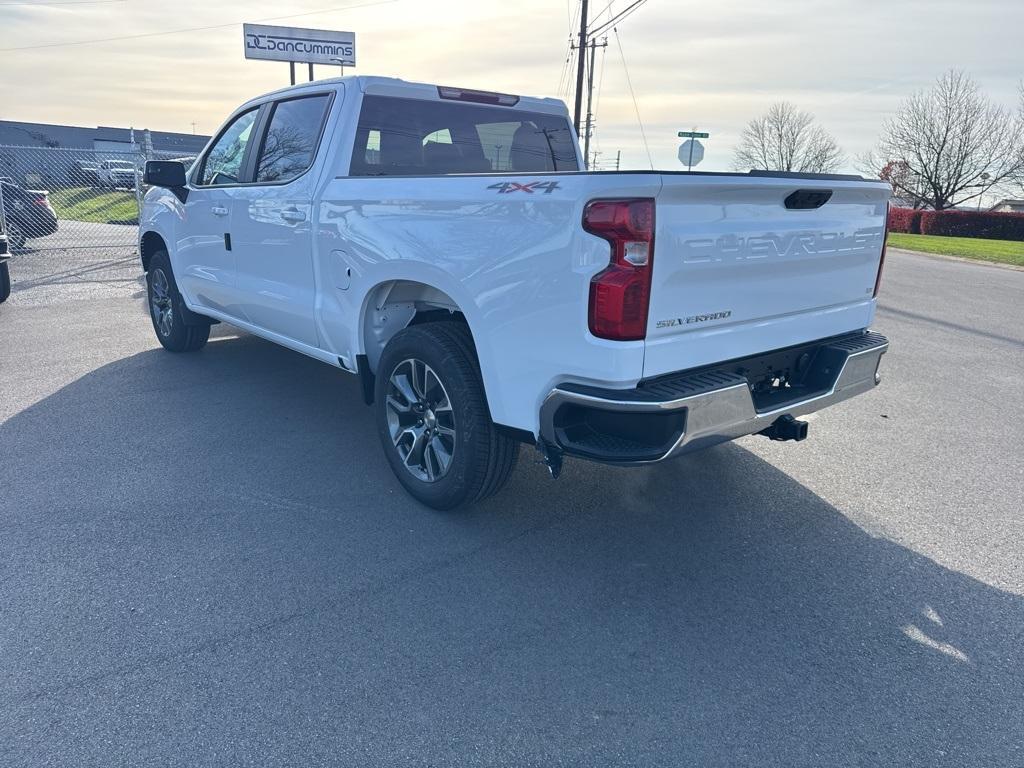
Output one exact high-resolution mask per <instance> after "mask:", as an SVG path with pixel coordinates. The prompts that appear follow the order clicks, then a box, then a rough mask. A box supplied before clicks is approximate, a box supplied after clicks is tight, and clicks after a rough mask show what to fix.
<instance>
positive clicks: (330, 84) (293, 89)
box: [243, 75, 569, 116]
mask: <svg viewBox="0 0 1024 768" xmlns="http://www.w3.org/2000/svg"><path fill="white" fill-rule="evenodd" d="M342 85H345V86H354V87H356V88H358V89H359V90H360V91H361V92H363V93H366V94H370V95H377V96H395V97H401V98H407V99H426V100H430V101H439V100H440V99H441V97H440V95H439V94H438V88H442V87H448V86H441V85H436V84H431V83H417V82H410V81H408V80H401V79H399V78H397V77H379V76H375V75H352V76H349V77H330V78H324V79H323V80H314V81H312V82H309V83H297V84H296V85H289V86H286V87H284V88H278V89H277V90H275V91H270V92H268V93H264V94H262V95H260V96H256V97H254V98H252V99H249V100H248V101H247V102H246V103H245V104H244V105H243V106H249V105H250V104H257V103H259V102H262V101H266V100H268V99H271V98H280V97H281V96H282V95H285V94H291V93H301V92H303V91H310V90H315V91H323V90H324V89H325V88H327V89H332V90H339V86H342ZM466 90H470V89H468V88H467V89H466ZM473 90H477V89H473ZM517 98H518V99H519V101H518V102H517V103H516V104H515V105H514V106H509V107H507V108H508V109H524V110H529V111H531V112H543V113H548V114H555V115H562V116H568V114H569V110H568V108H567V107H566V105H565V102H563V101H561V100H560V99H551V98H540V97H536V96H518V95H517Z"/></svg>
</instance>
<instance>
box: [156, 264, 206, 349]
mask: <svg viewBox="0 0 1024 768" xmlns="http://www.w3.org/2000/svg"><path fill="white" fill-rule="evenodd" d="M146 289H147V291H146V292H147V296H148V299H149V317H150V319H151V320H152V321H153V330H154V331H156V338H157V340H158V341H159V342H160V344H161V345H162V346H163V348H164V349H166V350H168V351H170V352H195V351H196V350H198V349H202V348H203V345H205V344H206V341H207V340H208V339H209V338H210V326H209V325H207V324H205V323H203V324H201V325H188V324H186V323H185V311H184V310H185V303H184V301H182V298H181V294H180V293H179V292H178V285H177V283H175V282H174V273H173V272H171V260H170V259H169V258H168V257H167V252H166V251H157V252H156V253H154V254H153V258H152V259H151V260H150V262H149V272H147V273H146Z"/></svg>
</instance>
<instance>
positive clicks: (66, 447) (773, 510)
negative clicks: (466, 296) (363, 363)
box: [0, 336, 1024, 766]
mask: <svg viewBox="0 0 1024 768" xmlns="http://www.w3.org/2000/svg"><path fill="white" fill-rule="evenodd" d="M0 452H2V454H3V460H2V462H0V487H3V488H4V489H5V490H4V492H3V496H4V498H3V500H2V501H0V508H2V509H3V514H2V519H0V529H2V530H3V534H2V536H0V562H2V563H3V565H2V571H0V576H2V578H0V605H3V614H4V619H3V621H2V622H0V647H2V648H3V649H4V650H3V654H2V656H0V680H2V681H3V682H0V702H3V703H0V744H6V745H7V746H6V747H0V756H4V755H6V757H5V759H4V760H3V761H0V762H5V764H11V765H14V764H20V763H22V762H24V763H26V764H32V763H38V764H41V763H44V762H48V761H49V762H58V763H59V762H61V759H62V757H66V756H68V755H72V754H78V753H79V751H80V750H88V749H91V748H92V747H96V748H97V749H101V750H105V751H101V754H105V755H106V756H107V758H109V759H108V760H107V762H108V763H110V764H113V763H115V762H118V761H119V759H120V758H124V757H125V756H130V755H134V754H139V753H146V754H148V755H150V756H151V757H152V759H153V761H154V762H162V761H163V759H164V758H166V757H168V756H174V759H175V760H177V761H178V762H179V764H183V765H184V764H201V763H204V762H206V760H207V759H208V758H209V754H208V753H207V752H204V751H203V750H204V749H206V750H209V749H211V746H210V745H214V744H221V745H222V747H223V748H221V749H219V754H220V756H221V757H222V758H224V757H225V756H228V755H230V757H231V762H233V763H234V764H241V763H242V762H244V761H245V760H246V759H254V760H256V761H257V762H260V763H262V764H273V763H280V762H288V761H293V760H294V759H296V758H297V757H302V758H304V759H305V760H306V762H307V763H308V764H313V763H315V762H317V759H318V758H317V756H319V757H320V758H324V757H330V758H332V759H335V760H337V761H339V762H342V763H344V762H345V759H346V756H348V757H352V756H363V763H362V764H366V765H371V764H381V763H387V762H389V761H390V759H396V760H397V759H398V758H397V756H399V755H402V754H405V755H408V754H414V755H416V758H417V760H419V761H420V762H422V763H424V764H439V763H453V762H460V761H461V758H465V757H466V756H467V755H471V756H473V759H472V760H467V762H472V763H474V764H488V763H491V764H519V765H525V764H555V763H558V764H589V765H619V764H640V765H662V764H665V765H732V766H735V765H757V766H766V765H775V764H778V765H786V766H796V765H844V766H847V765H854V764H863V765H901V766H906V765H917V764H921V765H945V764H950V765H961V766H963V765H1009V764H1020V763H1021V759H1022V753H1021V751H1020V750H1021V748H1022V743H1024V742H1022V739H1024V716H1022V705H1021V702H1022V701H1024V673H1022V670H1024V650H1022V639H1024V638H1022V628H1024V600H1022V599H1021V598H1020V597H1019V596H1017V595H1014V594H1012V593H1009V592H1006V591H1003V590H1000V589H998V588H996V587H993V586H990V585H987V584H985V583H982V582H980V581H978V580H975V579H973V578H970V577H968V576H966V575H964V574H962V573H959V572H957V571H954V570H950V569H947V568H945V567H942V566H940V565H938V564H936V563H935V562H933V561H932V560H930V559H928V558H926V557H924V556H922V555H921V554H918V553H916V552H914V551H912V550H910V549H907V548H905V547H902V546H900V545H898V544H895V543H893V542H891V541H888V540H885V539H883V538H877V537H874V536H872V535H869V534H868V533H867V532H865V531H864V530H862V529H861V528H859V527H857V526H855V525H854V524H852V523H851V522H850V521H849V520H848V519H847V517H845V516H844V515H843V514H842V513H841V512H840V511H838V510H837V509H835V508H834V507H832V506H830V505H829V504H828V503H826V502H825V501H824V500H822V499H821V498H819V497H818V496H816V495H815V494H813V493H812V492H810V491H809V490H808V489H807V488H805V487H804V486H802V485H801V484H799V483H798V482H796V481H795V480H793V479H792V478H791V477H789V476H788V475H786V474H784V473H782V472H780V471H779V470H777V469H776V468H774V467H773V466H771V465H770V464H768V463H766V462H764V461H762V460H761V459H759V458H757V457H756V456H754V455H753V454H751V453H750V452H749V451H747V450H744V449H743V448H742V447H739V446H736V445H729V446H723V447H719V448H716V449H712V450H709V451H706V452H704V453H701V454H696V455H694V456H692V457H688V458H686V459H683V460H680V461H678V462H676V463H674V464H669V465H664V466H659V467H654V468H648V469H638V470H619V469H609V468H605V467H600V466H595V465H588V464H583V463H575V462H571V463H569V464H568V465H567V467H566V472H565V474H564V475H563V477H562V478H561V479H560V480H559V481H557V482H555V481H552V480H550V479H549V478H548V477H547V475H546V472H545V470H544V469H543V468H542V467H540V466H538V465H536V464H534V463H533V462H534V458H535V457H534V452H533V450H532V449H527V448H525V447H524V449H523V452H522V455H521V462H520V466H519V468H518V469H517V471H516V474H515V477H514V479H513V482H512V483H511V485H510V487H508V488H507V489H506V490H505V491H504V492H503V493H502V494H500V495H499V496H497V497H495V498H494V499H492V500H489V501H488V502H487V503H485V504H482V505H480V506H479V507H477V508H475V509H472V510H470V511H468V512H465V513H458V514H438V513H433V512H430V511H428V510H425V509H424V508H422V507H419V506H418V505H417V504H416V503H415V502H413V501H411V500H410V499H409V498H408V497H406V496H405V494H404V493H403V492H402V491H401V488H400V486H399V485H398V483H397V482H396V481H395V480H394V479H393V477H392V475H391V473H390V470H389V469H388V467H387V464H386V462H385V461H384V458H383V456H382V454H381V451H380V448H379V445H378V443H377V437H376V433H375V430H374V424H373V419H372V412H371V410H370V409H368V408H366V407H365V406H363V405H362V403H361V400H360V397H359V387H358V382H357V381H356V379H355V378H354V377H348V376H346V375H344V374H342V373H340V372H338V371H335V370H332V369H330V368H328V367H326V366H323V365H321V364H319V363H316V362H313V361H310V360H307V359H305V358H302V357H300V356H298V355H295V354H293V353H290V352H288V351H286V350H283V349H280V348H278V347H275V346H273V345H270V344H268V343H265V342H262V341H260V340H258V339H255V338H252V337H248V336H242V337H239V338H226V337H221V338H216V339H214V340H212V341H211V343H210V344H209V346H208V347H207V348H206V349H205V350H203V351H202V352H201V353H198V354H196V355H192V356H174V355H170V354H167V353H164V352H162V351H159V350H150V351H146V352H142V353H139V354H137V355H134V356H132V357H128V358H126V359H123V360H119V361H117V362H114V363H111V364H109V365H106V366H105V367H102V368H99V369H97V370H95V371H93V372H92V373H90V374H88V375H86V376H84V377H82V378H81V379H79V380H77V381H75V382H74V383H73V384H71V385H69V386H67V387H65V388H64V389H62V390H60V391H58V392H56V393H55V394H53V395H51V396H49V397H47V398H45V399H43V400H41V401H40V402H38V403H37V404H35V405H33V406H31V407H29V408H28V409H26V410H24V411H23V412H21V413H19V414H17V415H15V416H13V417H12V418H10V419H9V420H8V421H6V422H5V423H3V424H0ZM890 458H893V457H890ZM893 460H895V459H893ZM882 469H883V468H881V467H880V471H881V470H882ZM870 493H872V491H871V489H865V494H870ZM967 513H969V510H968V511H967ZM72 714H73V717H72ZM229 739H230V742H229V741H228V740H229ZM204 744H205V745H206V746H205V747H204V746H203V745H204ZM228 744H230V746H224V745H228ZM157 755H160V756H161V757H156V756H157Z"/></svg>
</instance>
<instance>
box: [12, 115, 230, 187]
mask: <svg viewBox="0 0 1024 768" xmlns="http://www.w3.org/2000/svg"><path fill="white" fill-rule="evenodd" d="M209 138H210V137H209V136H195V135H193V134H191V133H170V132H167V131H150V130H147V129H133V128H113V127H109V126H99V127H97V128H84V127H79V126H73V125H49V124H46V123H23V122H18V121H14V120H0V176H9V177H11V178H12V179H13V180H14V181H15V182H16V183H18V184H27V185H29V186H38V185H45V186H47V187H62V186H71V185H74V184H76V183H81V181H82V180H83V179H84V178H87V176H88V169H94V168H95V167H96V166H97V165H99V163H101V162H102V161H103V160H109V159H126V160H130V161H131V162H133V163H136V164H141V161H142V159H143V158H145V157H152V156H154V155H156V156H160V157H164V158H170V157H183V158H184V157H194V156H195V155H197V154H199V153H200V152H201V151H202V149H203V147H204V146H206V142H207V141H208V140H209ZM83 169H86V171H84V172H83Z"/></svg>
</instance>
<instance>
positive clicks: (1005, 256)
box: [889, 232, 1024, 267]
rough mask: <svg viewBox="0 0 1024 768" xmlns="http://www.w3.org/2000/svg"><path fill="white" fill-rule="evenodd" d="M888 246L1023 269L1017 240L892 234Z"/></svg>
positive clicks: (1023, 245) (1022, 253)
mask: <svg viewBox="0 0 1024 768" xmlns="http://www.w3.org/2000/svg"><path fill="white" fill-rule="evenodd" d="M889 245H890V246H891V247H893V248H906V249H907V250H908V251H923V252H924V253H941V254H943V255H945V256H962V257H963V258H965V259H978V260H980V261H998V262H1000V263H1002V264H1016V265H1017V266H1020V267H1024V242H1019V241H1017V240H983V239H981V238H978V237H939V236H938V235H905V234H903V233H901V232H890V233H889Z"/></svg>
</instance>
